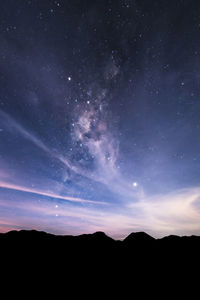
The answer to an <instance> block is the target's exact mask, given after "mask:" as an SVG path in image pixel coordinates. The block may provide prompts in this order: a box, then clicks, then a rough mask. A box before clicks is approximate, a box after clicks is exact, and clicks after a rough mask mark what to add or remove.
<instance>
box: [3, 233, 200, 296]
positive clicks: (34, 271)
mask: <svg viewBox="0 0 200 300" xmlns="http://www.w3.org/2000/svg"><path fill="white" fill-rule="evenodd" d="M0 255H1V256H0V257H1V274H3V276H4V279H6V281H7V282H10V280H13V281H16V280H18V281H19V282H21V284H22V287H24V286H26V285H27V286H29V285H30V286H31V287H30V293H34V290H35V289H36V290H38V289H39V283H40V285H42V289H43V290H45V293H46V297H47V296H48V297H49V296H51V293H52V292H53V291H54V293H55V291H57V292H59V291H60V290H62V291H63V290H64V291H66V293H68V291H69V289H72V290H73V294H74V297H75V295H76V296H77V295H79V294H80V290H81V293H82V294H84V295H85V292H84V291H85V289H86V290H87V292H88V291H90V292H91V291H92V290H93V289H95V292H94V294H92V295H93V296H92V298H93V299H96V298H98V297H97V295H99V296H100V294H101V297H100V298H104V296H105V295H104V296H102V294H104V293H107V292H105V290H107V289H110V290H111V293H115V296H116V295H117V294H118V291H121V290H122V292H123V293H124V295H125V293H126V291H128V292H129V293H130V292H131V293H133V294H134V295H136V291H137V295H138V293H139V294H140V296H141V297H142V295H144V294H145V295H150V294H151V296H152V295H154V294H155V293H156V294H159V293H158V291H159V290H160V289H163V292H162V293H163V295H165V296H166V295H167V297H168V298H169V299H171V296H172V294H170V293H171V290H172V289H173V288H175V289H176V290H177V291H178V293H179V291H181V292H182V294H184V293H186V290H187V288H188V284H189V281H192V289H191V290H190V289H189V290H190V292H189V293H191V292H192V291H193V290H194V289H195V288H197V289H198V283H197V284H196V283H195V282H196V280H197V282H199V268H200V263H199V261H200V237H199V236H189V237H187V236H183V237H179V236H167V237H165V238H162V239H154V238H153V237H151V236H149V235H148V234H146V233H144V232H137V233H132V234H130V235H129V236H128V237H126V238H125V239H124V240H123V241H116V240H113V239H112V238H110V237H108V236H107V235H106V234H104V233H103V232H96V233H94V234H85V235H80V236H55V235H52V234H48V233H45V232H38V231H34V230H33V231H24V230H22V231H11V232H8V233H5V234H0ZM5 274H6V275H5ZM25 282H26V284H25ZM41 282H42V284H41ZM190 284H191V283H190ZM19 286H20V285H19ZM11 290H12V288H11ZM8 291H9V289H8ZM106 295H107V296H108V294H106ZM163 295H162V297H160V298H159V299H163V297H164V296H163ZM29 296H30V295H29ZM46 297H45V299H46ZM74 297H72V298H71V297H64V298H67V299H74ZM148 297H149V296H148ZM61 298H62V297H61ZM80 298H81V297H80ZM105 298H106V297H105ZM111 298H112V297H111ZM130 298H131V299H132V298H133V299H140V297H130ZM56 299H57V298H56ZM58 299H60V297H58ZM122 299H129V298H127V297H125V296H124V297H122ZM188 299H193V298H188Z"/></svg>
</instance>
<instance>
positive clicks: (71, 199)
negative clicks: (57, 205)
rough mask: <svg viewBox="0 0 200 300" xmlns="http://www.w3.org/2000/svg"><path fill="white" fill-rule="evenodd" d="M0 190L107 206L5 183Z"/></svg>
mask: <svg viewBox="0 0 200 300" xmlns="http://www.w3.org/2000/svg"><path fill="white" fill-rule="evenodd" d="M0 188H4V189H9V190H15V191H20V192H25V193H32V194H36V195H40V196H46V197H51V198H54V199H61V200H67V201H72V202H80V203H93V204H101V205H103V204H107V203H106V202H103V201H102V202H98V201H92V200H87V199H82V198H75V197H69V196H65V195H57V194H55V193H51V192H46V191H42V190H38V189H31V188H27V187H23V186H19V185H14V184H10V183H7V182H0Z"/></svg>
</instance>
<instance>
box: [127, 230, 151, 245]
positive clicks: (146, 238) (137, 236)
mask: <svg viewBox="0 0 200 300" xmlns="http://www.w3.org/2000/svg"><path fill="white" fill-rule="evenodd" d="M153 240H154V238H153V237H152V236H150V235H149V234H147V233H146V232H132V233H131V234H129V235H128V236H127V237H126V238H125V239H124V242H125V243H130V242H150V241H153Z"/></svg>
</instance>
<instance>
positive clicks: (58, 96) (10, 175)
mask: <svg viewBox="0 0 200 300" xmlns="http://www.w3.org/2000/svg"><path fill="white" fill-rule="evenodd" d="M0 82H1V84H0V230H1V231H8V230H10V229H22V228H23V229H32V228H36V229H39V230H46V231H48V232H54V233H60V234H68V233H70V234H79V233H85V232H94V231H97V230H103V231H105V232H106V233H108V234H110V235H112V236H114V237H123V236H124V235H127V234H128V233H129V232H131V231H140V230H144V231H146V232H149V233H150V234H152V235H154V236H162V235H165V234H170V233H176V234H192V233H194V234H200V221H199V220H200V211H199V197H200V84H199V82H200V3H198V1H193V0H192V1H191V0H190V1H189V0H183V1H181V0H176V1H164V0H161V1H156V0H154V1H149V0H148V1H147V0H142V1H134V0H131V1H129V0H127V1H126V0H124V1H122V0H121V1H118V0H115V1H114V0H110V1H109V0H107V1H104V0H98V1H94V0H92V1H89V0H88V1H86V0H85V1H84V0H80V1H78V0H73V1H72V0H70V1H67V0H66V1H64V0H61V1H59V0H58V1H48V0H46V1H37V0H35V1H31V0H30V1H25V0H24V1H22V0H19V1H14V0H9V1H2V2H1V3H0Z"/></svg>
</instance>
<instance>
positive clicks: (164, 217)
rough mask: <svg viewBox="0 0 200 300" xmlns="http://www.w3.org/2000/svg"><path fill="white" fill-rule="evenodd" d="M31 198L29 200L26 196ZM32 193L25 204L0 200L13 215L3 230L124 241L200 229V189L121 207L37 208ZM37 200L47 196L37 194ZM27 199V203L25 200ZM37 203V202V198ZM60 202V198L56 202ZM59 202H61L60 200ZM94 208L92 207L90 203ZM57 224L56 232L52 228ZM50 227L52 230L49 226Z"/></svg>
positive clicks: (46, 203)
mask: <svg viewBox="0 0 200 300" xmlns="http://www.w3.org/2000/svg"><path fill="white" fill-rule="evenodd" d="M29 195H30V196H29ZM32 196H33V195H32V193H29V192H28V194H27V196H26V198H27V200H31V201H24V200H23V199H22V198H21V197H20V196H16V197H15V198H14V199H12V200H9V201H8V200H7V199H5V200H3V199H1V200H0V207H1V210H2V211H3V208H4V209H10V208H12V210H11V211H13V210H14V211H15V212H17V210H19V211H20V213H19V214H18V213H15V214H14V215H12V214H11V213H10V215H9V214H8V215H7V217H5V216H4V219H2V218H1V227H2V228H12V224H15V228H18V229H25V228H37V229H38V230H46V231H49V232H55V230H56V232H55V233H59V234H64V233H66V229H67V228H69V229H70V233H71V234H81V233H83V232H85V233H91V232H94V231H98V230H101V231H105V232H106V233H107V234H109V235H111V236H112V237H114V238H124V237H125V236H126V235H127V234H128V233H130V232H132V231H138V230H143V231H146V232H148V233H149V234H151V235H153V236H155V237H161V236H163V235H167V234H175V233H176V234H186V235H187V234H191V233H192V234H194V233H198V231H199V229H200V210H199V209H198V205H199V199H200V189H199V188H189V189H184V190H179V191H176V192H173V193H169V194H166V195H159V196H153V197H149V198H148V197H146V198H143V199H140V201H138V202H133V203H128V204H126V205H124V207H123V208H122V207H121V206H120V209H119V207H117V206H114V205H113V206H112V205H111V206H110V208H109V209H106V210H105V209H104V206H102V205H101V206H99V207H98V209H96V206H93V205H92V206H90V205H89V204H90V203H88V205H86V206H85V205H84V206H73V205H72V204H70V202H68V201H67V202H60V204H59V205H56V206H55V203H54V202H51V201H47V198H45V197H44V199H43V201H41V202H40V204H38V202H37V201H35V200H34V201H33V199H31V197H32ZM37 196H47V197H48V195H46V194H45V195H44V194H37ZM28 197H30V199H28ZM38 199H39V198H38ZM59 199H60V198H59ZM61 200H62V199H61ZM91 204H93V203H91ZM54 224H56V225H57V226H56V228H53V225H54ZM51 225H52V226H51Z"/></svg>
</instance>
